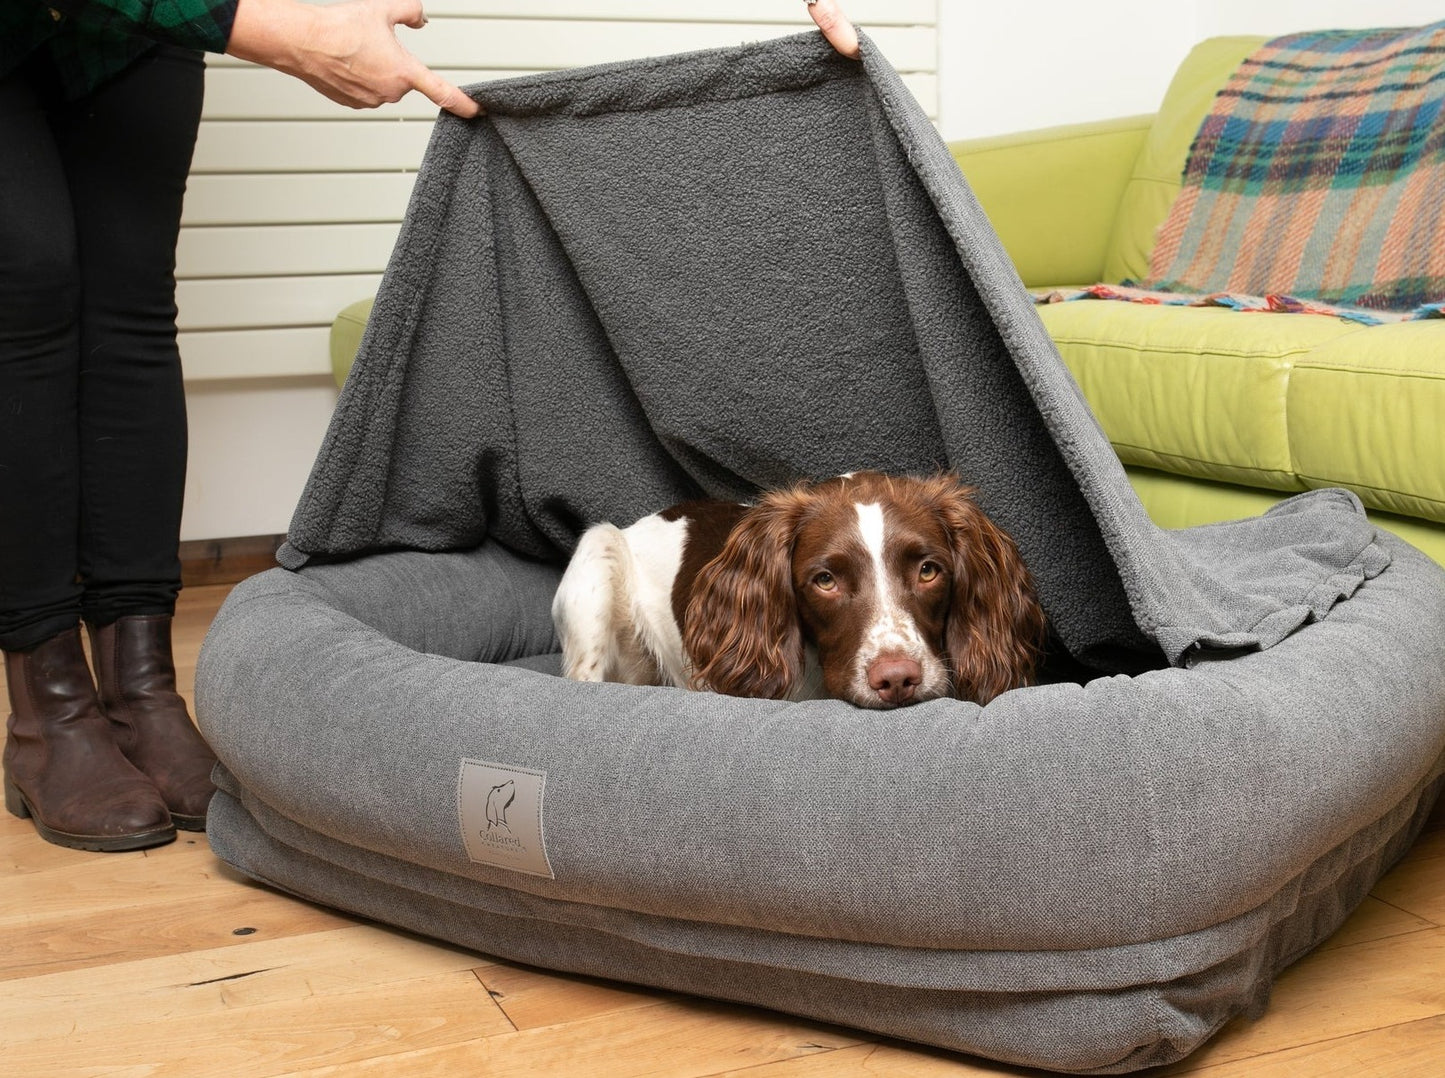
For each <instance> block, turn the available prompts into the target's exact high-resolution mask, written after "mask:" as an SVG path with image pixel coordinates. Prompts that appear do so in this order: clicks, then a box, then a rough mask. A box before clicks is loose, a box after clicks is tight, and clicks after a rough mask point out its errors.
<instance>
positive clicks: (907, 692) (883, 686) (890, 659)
mask: <svg viewBox="0 0 1445 1078" xmlns="http://www.w3.org/2000/svg"><path fill="white" fill-rule="evenodd" d="M922 681H923V667H922V666H920V665H919V664H918V663H917V662H916V661H915V660H913V659H905V658H901V657H899V656H894V655H888V656H884V657H883V658H881V659H874V660H873V662H872V663H871V664H869V666H868V687H869V688H870V689H872V690H873V691H874V692H876V693H877V694H878V697H879V699H881V700H882V701H883V702H884V703H885V704H893V705H894V706H897V705H900V704H906V703H909V702H911V701H912V699H913V694H914V693H915V692H916V691H917V689H918V686H919V683H920V682H922Z"/></svg>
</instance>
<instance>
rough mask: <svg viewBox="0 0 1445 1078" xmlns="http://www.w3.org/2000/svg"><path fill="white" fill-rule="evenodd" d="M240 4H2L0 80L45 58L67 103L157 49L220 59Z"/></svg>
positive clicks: (134, 0)
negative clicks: (42, 54) (42, 53)
mask: <svg viewBox="0 0 1445 1078" xmlns="http://www.w3.org/2000/svg"><path fill="white" fill-rule="evenodd" d="M238 2H239V0H0V77H3V76H5V75H8V74H10V73H11V72H12V71H14V70H15V69H16V68H17V67H19V66H20V65H21V63H23V62H24V61H25V59H26V58H27V57H29V56H30V55H31V54H32V53H34V52H36V51H38V50H46V51H48V52H49V54H50V56H51V58H52V60H53V61H54V63H55V69H56V71H57V72H58V73H59V75H60V81H61V85H62V87H63V88H64V91H65V93H66V95H67V96H69V97H80V96H81V95H83V94H86V93H89V92H90V91H91V90H93V89H95V87H97V86H99V85H100V84H101V83H102V82H104V81H105V80H106V79H108V78H110V77H111V76H112V75H115V74H118V73H119V72H120V71H122V70H123V69H124V68H125V67H127V66H128V65H129V64H130V63H131V62H132V61H134V60H135V59H136V57H138V56H140V55H141V54H142V53H144V52H145V51H146V50H147V49H149V48H150V47H151V46H152V45H154V44H155V43H156V42H166V43H169V44H172V45H182V46H185V47H187V48H192V49H203V50H205V51H207V52H224V51H225V50H226V41H227V40H228V39H229V38H230V36H231V23H232V21H233V20H234V19H235V17H236V4H237V3H238Z"/></svg>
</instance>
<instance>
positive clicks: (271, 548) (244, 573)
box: [181, 535, 286, 588]
mask: <svg viewBox="0 0 1445 1078" xmlns="http://www.w3.org/2000/svg"><path fill="white" fill-rule="evenodd" d="M285 539H286V537H285V536H284V535H244V536H240V537H238V538H233V539H188V540H186V541H185V542H183V543H181V585H182V586H183V587H187V588H193V587H199V586H201V585H205V584H235V583H237V582H239V581H242V580H245V579H246V578H247V577H248V576H255V575H256V574H257V573H260V572H264V571H265V570H267V569H274V568H275V567H276V550H277V548H279V547H280V546H281V544H282V543H283V542H284V541H285Z"/></svg>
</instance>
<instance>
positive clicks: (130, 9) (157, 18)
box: [51, 0, 240, 52]
mask: <svg viewBox="0 0 1445 1078" xmlns="http://www.w3.org/2000/svg"><path fill="white" fill-rule="evenodd" d="M239 2H240V0H51V6H52V7H53V8H55V9H56V10H59V11H61V12H64V13H65V14H66V15H69V16H71V17H72V18H74V19H76V20H78V21H81V22H83V23H85V24H86V25H87V26H90V27H95V28H103V29H107V30H116V31H121V32H125V33H130V34H138V35H140V36H141V37H146V38H150V39H151V40H152V41H160V42H164V43H166V44H170V45H183V46H185V47H187V48H192V49H204V50H205V51H207V52H225V51H226V42H227V41H229V40H230V37H231V24H232V23H233V22H234V21H235V19H236V5H237V4H238V3H239Z"/></svg>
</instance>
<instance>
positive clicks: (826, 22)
mask: <svg viewBox="0 0 1445 1078" xmlns="http://www.w3.org/2000/svg"><path fill="white" fill-rule="evenodd" d="M808 14H809V15H811V16H813V21H814V22H815V23H817V24H818V29H819V30H821V31H823V36H824V37H826V38H827V39H828V40H829V41H830V42H831V43H832V45H833V48H835V49H837V50H838V51H839V52H841V53H842V54H843V55H844V56H846V57H848V59H850V60H856V59H858V51H859V50H858V31H857V30H855V29H853V24H852V23H851V22H849V21H848V16H846V15H844V14H843V12H842V10H841V9H840V8H839V7H838V4H837V2H836V0H808Z"/></svg>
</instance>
